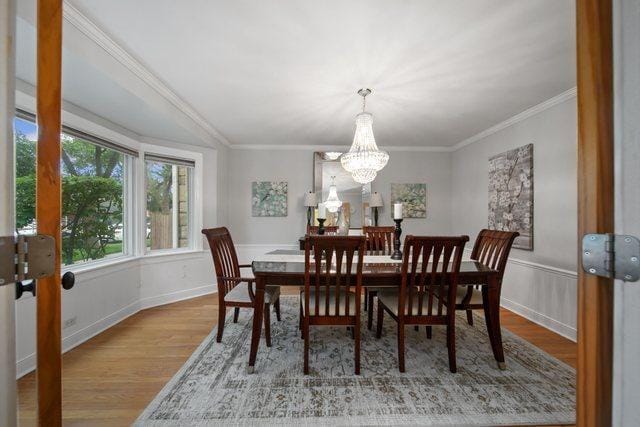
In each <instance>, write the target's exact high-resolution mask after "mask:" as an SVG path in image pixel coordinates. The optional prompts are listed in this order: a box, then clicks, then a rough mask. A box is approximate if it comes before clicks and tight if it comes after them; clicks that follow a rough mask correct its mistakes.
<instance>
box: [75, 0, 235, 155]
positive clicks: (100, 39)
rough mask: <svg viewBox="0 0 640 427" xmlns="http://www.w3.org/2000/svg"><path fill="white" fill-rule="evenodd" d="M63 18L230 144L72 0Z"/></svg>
mask: <svg viewBox="0 0 640 427" xmlns="http://www.w3.org/2000/svg"><path fill="white" fill-rule="evenodd" d="M63 11H64V19H65V20H66V21H67V22H69V23H70V24H71V25H73V26H74V27H75V28H76V29H78V31H80V32H81V33H82V34H84V35H85V36H87V37H88V38H89V39H90V40H92V41H93V42H94V43H95V44H97V45H98V46H100V47H101V48H102V49H103V50H104V51H105V52H107V53H108V54H109V55H111V57H113V58H114V59H115V60H116V61H118V62H119V63H120V64H122V65H123V66H124V67H125V68H127V69H128V70H129V71H131V72H132V73H133V74H134V75H136V76H137V77H138V78H140V79H141V80H142V81H144V82H145V83H146V84H147V85H148V86H149V87H151V88H152V89H153V90H155V91H156V92H157V93H158V94H160V95H161V96H162V97H163V98H165V99H166V100H167V101H169V102H170V103H171V104H172V105H173V106H174V107H176V108H178V109H179V110H181V111H182V112H183V113H184V114H185V115H186V116H187V117H189V119H191V120H192V121H193V122H194V123H196V124H197V125H198V126H200V127H201V128H202V129H203V130H204V131H205V132H206V133H207V134H209V135H210V136H211V137H213V138H215V139H216V140H217V141H219V142H220V143H222V144H223V145H225V146H227V147H229V146H231V143H230V142H229V141H228V140H227V138H226V137H225V136H224V135H222V134H221V133H220V132H219V131H218V130H217V129H216V128H214V127H213V126H212V125H211V124H210V123H209V122H208V121H207V120H206V119H205V118H204V117H202V116H201V115H200V114H199V113H198V112H197V111H196V110H195V109H194V108H193V107H192V106H191V105H189V104H188V103H187V102H186V101H185V100H183V99H182V98H180V96H178V95H177V94H176V93H175V92H174V91H173V90H171V89H170V88H169V87H168V86H167V85H166V84H165V83H164V82H163V81H162V80H160V79H159V78H158V77H156V76H155V75H154V74H153V73H152V72H151V71H150V70H149V69H147V67H145V66H144V65H143V64H142V63H141V62H140V61H139V60H137V59H136V58H135V57H134V56H133V55H131V54H130V53H128V52H127V51H126V50H124V49H123V48H122V47H121V46H120V45H119V44H118V43H116V42H115V41H114V40H113V39H112V38H111V37H109V36H108V35H107V34H106V33H105V32H104V31H102V30H101V29H100V28H99V27H98V26H97V25H96V24H94V23H93V21H91V20H90V19H89V18H87V17H86V16H85V15H84V14H83V13H82V12H80V11H79V10H78V9H77V8H76V7H75V6H73V5H72V4H71V3H70V2H69V1H66V0H65V2H64V8H63Z"/></svg>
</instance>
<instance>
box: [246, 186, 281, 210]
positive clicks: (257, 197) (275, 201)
mask: <svg viewBox="0 0 640 427" xmlns="http://www.w3.org/2000/svg"><path fill="white" fill-rule="evenodd" d="M287 195H288V191H287V182H284V181H258V182H253V183H252V184H251V212H252V215H253V216H287Z"/></svg>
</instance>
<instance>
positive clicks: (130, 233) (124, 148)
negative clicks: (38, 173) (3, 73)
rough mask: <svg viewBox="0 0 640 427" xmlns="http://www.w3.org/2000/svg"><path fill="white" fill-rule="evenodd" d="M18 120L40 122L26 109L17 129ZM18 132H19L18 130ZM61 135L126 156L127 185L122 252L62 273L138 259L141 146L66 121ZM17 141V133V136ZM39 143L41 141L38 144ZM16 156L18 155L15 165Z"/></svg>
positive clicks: (63, 268) (19, 110) (18, 115)
mask: <svg viewBox="0 0 640 427" xmlns="http://www.w3.org/2000/svg"><path fill="white" fill-rule="evenodd" d="M15 120H23V121H27V122H30V123H32V124H33V125H34V126H36V128H37V125H38V124H37V120H36V116H35V114H33V113H31V112H30V111H28V110H26V109H22V108H16V110H15V113H14V117H13V121H14V124H13V126H14V127H15ZM14 132H15V131H14ZM60 133H61V134H65V135H68V136H71V137H73V138H78V139H80V140H81V141H83V142H85V143H88V144H92V145H94V146H99V147H102V148H106V149H109V150H113V151H116V152H119V153H121V154H122V156H123V157H122V159H123V161H122V169H123V171H122V172H123V173H122V177H123V186H122V201H123V206H122V210H123V212H122V226H123V233H122V253H119V254H113V255H112V256H105V257H104V258H99V259H92V260H87V261H84V262H78V263H74V264H69V265H65V264H62V263H61V265H60V268H61V271H62V272H63V273H64V272H67V271H71V270H73V271H76V272H77V271H84V270H89V269H92V268H94V267H99V266H102V265H110V264H113V263H118V262H121V261H122V260H127V259H130V258H132V257H134V256H135V255H136V254H135V252H134V245H133V237H134V236H135V232H134V230H133V227H134V224H133V222H132V221H131V219H132V213H133V212H132V208H131V206H132V205H131V201H132V200H134V199H135V187H134V186H133V185H132V184H133V182H134V169H135V167H134V166H135V160H136V158H137V157H138V156H139V155H140V154H139V152H138V148H137V147H132V146H131V145H129V144H120V143H117V142H112V141H110V140H109V139H106V138H103V137H101V136H99V135H96V132H86V131H84V130H80V129H78V128H77V127H75V126H68V125H67V124H66V123H65V122H63V124H62V126H61V129H60ZM14 138H15V134H14ZM36 142H37V141H36ZM15 161H16V159H15V153H14V162H15Z"/></svg>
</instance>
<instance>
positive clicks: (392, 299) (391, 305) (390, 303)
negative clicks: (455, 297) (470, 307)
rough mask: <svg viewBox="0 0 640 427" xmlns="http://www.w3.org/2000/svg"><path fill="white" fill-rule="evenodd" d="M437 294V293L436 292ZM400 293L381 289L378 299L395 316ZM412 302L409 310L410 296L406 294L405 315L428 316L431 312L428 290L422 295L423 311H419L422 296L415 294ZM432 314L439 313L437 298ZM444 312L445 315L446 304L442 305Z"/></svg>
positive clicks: (434, 301)
mask: <svg viewBox="0 0 640 427" xmlns="http://www.w3.org/2000/svg"><path fill="white" fill-rule="evenodd" d="M434 296H435V293H434ZM399 297H400V295H399V294H398V291H395V290H393V291H392V290H388V289H387V290H381V291H379V292H378V301H380V302H381V303H382V304H384V305H385V306H386V307H387V308H388V309H389V310H390V311H391V312H392V313H393V314H394V316H397V315H398V304H399V301H398V299H399ZM411 300H412V301H411V302H412V306H413V307H411V311H409V298H408V296H405V299H404V303H405V315H409V316H418V315H423V316H426V315H427V313H428V312H429V294H428V293H427V292H425V293H424V294H423V295H422V313H421V314H420V313H419V309H420V298H418V295H417V294H414V295H413V298H411ZM431 313H432V315H437V314H438V300H437V298H434V299H433V305H432V311H431ZM442 314H443V315H445V314H447V307H446V306H445V305H443V306H442Z"/></svg>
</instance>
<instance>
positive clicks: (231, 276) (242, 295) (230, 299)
mask: <svg viewBox="0 0 640 427" xmlns="http://www.w3.org/2000/svg"><path fill="white" fill-rule="evenodd" d="M202 234H204V235H205V236H206V237H207V241H208V242H209V248H210V249H211V255H212V256H213V265H214V267H215V270H216V277H217V280H218V335H217V337H216V341H217V342H221V341H222V334H223V332H224V322H225V318H226V313H227V307H233V308H234V313H233V323H238V315H239V314H240V308H255V280H254V279H253V278H252V277H242V275H241V274H240V269H241V268H251V264H243V265H241V264H238V256H237V254H236V249H235V246H234V245H233V240H232V239H231V234H230V233H229V230H228V229H227V228H226V227H219V228H207V229H204V230H202ZM272 305H273V307H274V309H275V312H276V317H277V319H278V321H280V287H279V286H267V287H266V289H265V293H264V330H265V333H264V335H265V339H266V341H267V347H271V319H270V315H269V312H270V309H271V306H272Z"/></svg>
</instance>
